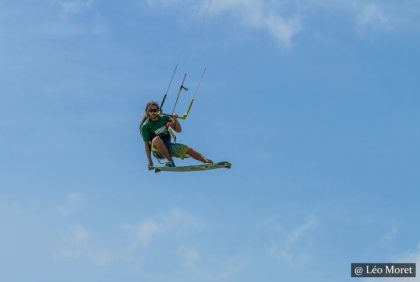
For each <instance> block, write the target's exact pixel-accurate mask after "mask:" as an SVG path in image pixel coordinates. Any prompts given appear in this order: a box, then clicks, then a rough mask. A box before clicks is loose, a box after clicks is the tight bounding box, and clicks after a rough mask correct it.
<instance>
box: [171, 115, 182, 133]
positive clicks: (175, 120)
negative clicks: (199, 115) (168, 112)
mask: <svg viewBox="0 0 420 282" xmlns="http://www.w3.org/2000/svg"><path fill="white" fill-rule="evenodd" d="M172 121H173V122H171V123H169V126H170V127H171V128H172V129H173V130H175V131H176V132H181V130H182V128H181V124H179V121H178V115H177V114H175V115H173V116H172Z"/></svg>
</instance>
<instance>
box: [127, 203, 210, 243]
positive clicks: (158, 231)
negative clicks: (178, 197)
mask: <svg viewBox="0 0 420 282" xmlns="http://www.w3.org/2000/svg"><path fill="white" fill-rule="evenodd" d="M202 226H204V224H203V223H202V222H201V221H200V220H199V219H198V218H196V217H195V216H194V215H192V214H190V213H188V212H186V211H183V210H180V209H174V210H171V211H170V212H168V213H165V214H162V215H158V216H155V217H151V218H147V219H145V220H143V222H141V223H138V224H133V225H125V226H124V229H126V230H128V231H129V232H130V233H131V234H133V235H134V237H135V242H134V245H133V247H134V248H135V247H138V246H142V247H145V246H148V245H149V244H151V243H152V241H153V240H155V239H156V238H157V237H160V236H166V235H171V236H175V235H177V234H181V233H189V232H192V231H194V230H195V229H197V228H200V227H202Z"/></svg>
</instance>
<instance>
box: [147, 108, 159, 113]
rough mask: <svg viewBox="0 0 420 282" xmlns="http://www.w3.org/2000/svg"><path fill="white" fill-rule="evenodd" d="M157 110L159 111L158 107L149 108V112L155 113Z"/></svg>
mask: <svg viewBox="0 0 420 282" xmlns="http://www.w3.org/2000/svg"><path fill="white" fill-rule="evenodd" d="M158 111H159V110H158V109H156V108H154V109H150V110H149V113H157V112H158Z"/></svg>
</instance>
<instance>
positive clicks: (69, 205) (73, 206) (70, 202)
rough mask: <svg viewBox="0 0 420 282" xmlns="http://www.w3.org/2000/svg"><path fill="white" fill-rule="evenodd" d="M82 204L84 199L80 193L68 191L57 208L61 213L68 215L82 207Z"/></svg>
mask: <svg viewBox="0 0 420 282" xmlns="http://www.w3.org/2000/svg"><path fill="white" fill-rule="evenodd" d="M83 205H84V199H83V196H82V195H80V194H77V193H70V194H67V195H66V197H65V202H64V204H61V205H59V206H58V208H57V210H58V212H59V213H60V214H62V215H70V214H73V213H75V212H77V211H79V210H80V209H82V207H83Z"/></svg>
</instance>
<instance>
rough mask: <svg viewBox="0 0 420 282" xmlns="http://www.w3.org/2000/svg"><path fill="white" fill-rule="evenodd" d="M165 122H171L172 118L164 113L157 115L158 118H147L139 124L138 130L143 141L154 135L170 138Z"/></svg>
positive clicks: (148, 140)
mask: <svg viewBox="0 0 420 282" xmlns="http://www.w3.org/2000/svg"><path fill="white" fill-rule="evenodd" d="M167 122H172V119H171V118H170V117H168V116H165V115H159V117H158V120H156V121H152V120H151V119H150V118H148V119H147V120H146V121H145V122H144V123H143V124H142V125H140V132H141V135H142V136H143V140H144V142H150V141H152V140H153V138H155V137H156V136H158V135H159V136H161V137H163V138H169V139H170V138H171V135H170V134H169V130H168V127H167V126H166V123H167Z"/></svg>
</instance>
